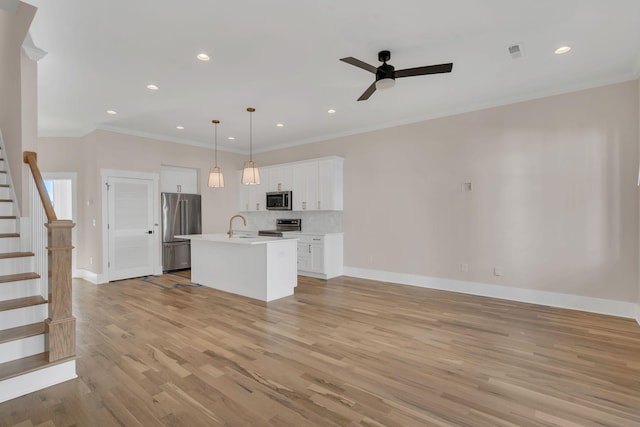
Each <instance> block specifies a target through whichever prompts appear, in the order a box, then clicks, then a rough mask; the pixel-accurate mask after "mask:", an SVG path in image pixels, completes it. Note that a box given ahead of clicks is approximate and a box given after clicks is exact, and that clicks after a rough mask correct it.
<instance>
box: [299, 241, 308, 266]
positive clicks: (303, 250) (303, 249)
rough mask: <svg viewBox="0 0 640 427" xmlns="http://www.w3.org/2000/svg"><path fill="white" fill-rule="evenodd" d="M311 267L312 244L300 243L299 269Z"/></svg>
mask: <svg viewBox="0 0 640 427" xmlns="http://www.w3.org/2000/svg"><path fill="white" fill-rule="evenodd" d="M309 268H311V245H310V244H308V243H298V270H302V271H309Z"/></svg>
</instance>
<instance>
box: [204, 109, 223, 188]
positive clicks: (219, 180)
mask: <svg viewBox="0 0 640 427" xmlns="http://www.w3.org/2000/svg"><path fill="white" fill-rule="evenodd" d="M211 123H213V124H214V125H215V136H214V141H215V143H214V147H215V148H214V153H215V154H214V155H215V163H214V165H215V166H212V167H211V169H209V182H208V183H207V185H208V186H209V187H211V188H223V187H224V176H222V169H221V168H220V166H218V123H220V120H211Z"/></svg>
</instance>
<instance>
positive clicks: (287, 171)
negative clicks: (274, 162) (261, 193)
mask: <svg viewBox="0 0 640 427" xmlns="http://www.w3.org/2000/svg"><path fill="white" fill-rule="evenodd" d="M264 169H267V170H268V172H269V184H268V186H267V192H271V191H292V190H293V166H287V165H280V166H273V167H269V168H264ZM265 182H266V181H265Z"/></svg>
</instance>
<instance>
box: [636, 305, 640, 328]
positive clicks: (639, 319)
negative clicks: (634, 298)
mask: <svg viewBox="0 0 640 427" xmlns="http://www.w3.org/2000/svg"><path fill="white" fill-rule="evenodd" d="M636 322H638V325H640V304H636Z"/></svg>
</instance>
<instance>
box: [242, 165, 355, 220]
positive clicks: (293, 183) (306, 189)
mask: <svg viewBox="0 0 640 427" xmlns="http://www.w3.org/2000/svg"><path fill="white" fill-rule="evenodd" d="M342 167H343V159H342V158H341V157H325V158H321V159H314V160H305V161H301V162H294V163H284V164H281V165H274V166H266V167H261V168H260V185H240V190H239V195H238V209H239V210H240V211H242V212H255V211H264V210H266V209H265V203H266V193H267V192H271V191H291V192H292V198H293V210H294V211H341V210H342V185H343V172H342ZM241 174H242V171H238V180H240V176H241Z"/></svg>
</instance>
